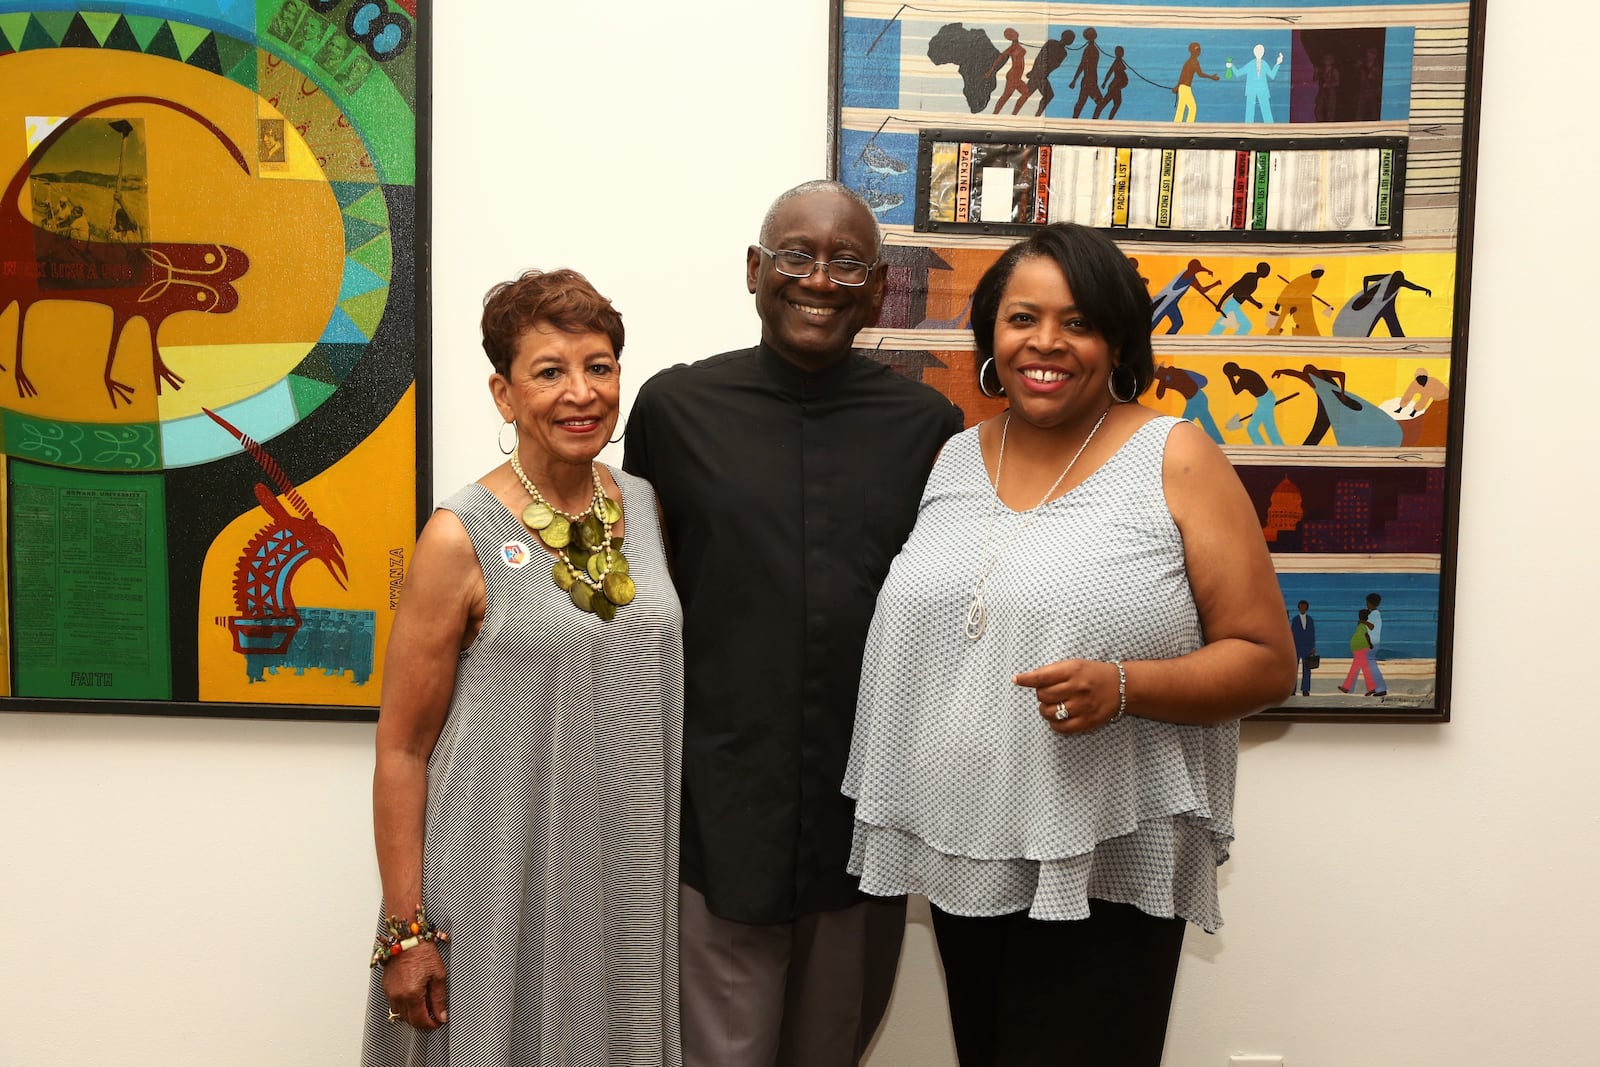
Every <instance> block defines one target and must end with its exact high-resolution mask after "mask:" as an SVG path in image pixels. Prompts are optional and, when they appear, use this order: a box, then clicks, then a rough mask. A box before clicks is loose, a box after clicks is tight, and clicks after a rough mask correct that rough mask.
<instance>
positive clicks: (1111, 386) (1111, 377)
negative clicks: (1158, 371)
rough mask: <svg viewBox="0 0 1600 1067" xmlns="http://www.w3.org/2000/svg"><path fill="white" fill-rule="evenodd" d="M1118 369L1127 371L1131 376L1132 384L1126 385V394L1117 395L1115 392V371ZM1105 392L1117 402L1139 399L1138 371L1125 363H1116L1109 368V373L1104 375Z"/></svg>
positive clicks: (1125, 402)
mask: <svg viewBox="0 0 1600 1067" xmlns="http://www.w3.org/2000/svg"><path fill="white" fill-rule="evenodd" d="M1119 370H1126V371H1128V372H1129V374H1130V376H1131V377H1132V378H1133V384H1132V385H1130V386H1128V395H1127V396H1119V395H1118V394H1117V371H1119ZM1106 392H1108V393H1110V394H1111V399H1112V400H1115V401H1116V402H1117V403H1119V404H1131V403H1133V402H1134V401H1135V400H1137V399H1139V372H1138V371H1136V370H1134V369H1133V368H1132V367H1130V366H1128V365H1127V364H1126V363H1119V364H1117V365H1116V366H1115V367H1113V368H1111V373H1110V374H1108V375H1106Z"/></svg>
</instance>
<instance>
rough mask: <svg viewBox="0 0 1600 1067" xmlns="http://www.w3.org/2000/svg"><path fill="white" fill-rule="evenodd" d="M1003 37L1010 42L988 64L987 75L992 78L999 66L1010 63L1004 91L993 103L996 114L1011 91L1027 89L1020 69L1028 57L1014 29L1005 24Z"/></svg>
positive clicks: (1020, 91) (1009, 96) (1004, 103)
mask: <svg viewBox="0 0 1600 1067" xmlns="http://www.w3.org/2000/svg"><path fill="white" fill-rule="evenodd" d="M1005 38H1006V40H1008V41H1010V42H1011V43H1010V44H1008V45H1006V47H1005V51H1003V52H1001V53H1000V54H999V55H998V56H996V57H995V60H994V62H993V63H992V64H990V65H989V72H988V75H987V76H988V77H990V78H992V77H994V76H995V73H996V72H997V71H999V69H1000V68H1001V67H1006V64H1007V63H1010V64H1011V65H1010V66H1009V67H1006V84H1005V91H1004V92H1002V93H1001V94H1000V100H999V101H998V102H997V103H996V104H995V105H994V113H995V114H996V115H998V114H1000V109H1001V108H1003V107H1005V106H1006V101H1007V100H1008V99H1010V98H1011V94H1012V93H1022V92H1026V91H1027V84H1026V83H1025V81H1024V80H1023V77H1022V69H1023V66H1024V62H1023V61H1024V60H1025V59H1027V58H1028V53H1027V52H1026V51H1025V50H1024V49H1023V47H1022V42H1021V41H1019V40H1017V31H1016V30H1013V29H1012V28H1011V27H1009V26H1007V27H1006V32H1005Z"/></svg>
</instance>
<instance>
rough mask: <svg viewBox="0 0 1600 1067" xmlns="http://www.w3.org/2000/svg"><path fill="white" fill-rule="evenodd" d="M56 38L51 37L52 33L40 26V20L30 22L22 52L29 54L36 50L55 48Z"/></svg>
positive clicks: (23, 36)
mask: <svg viewBox="0 0 1600 1067" xmlns="http://www.w3.org/2000/svg"><path fill="white" fill-rule="evenodd" d="M55 46H56V42H55V38H53V37H51V36H50V31H49V30H47V29H45V28H44V27H43V26H41V25H39V20H38V19H32V18H31V19H29V20H28V30H27V32H26V33H24V34H23V35H22V51H24V52H27V51H30V50H32V49H35V48H54V47H55Z"/></svg>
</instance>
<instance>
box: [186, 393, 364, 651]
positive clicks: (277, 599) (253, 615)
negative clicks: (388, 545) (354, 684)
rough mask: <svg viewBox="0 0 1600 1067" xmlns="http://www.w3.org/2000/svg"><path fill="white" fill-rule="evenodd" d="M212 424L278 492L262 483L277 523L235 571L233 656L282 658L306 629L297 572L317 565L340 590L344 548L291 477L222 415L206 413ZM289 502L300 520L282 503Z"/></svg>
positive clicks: (259, 496)
mask: <svg viewBox="0 0 1600 1067" xmlns="http://www.w3.org/2000/svg"><path fill="white" fill-rule="evenodd" d="M200 410H201V411H204V412H205V413H206V414H207V415H209V416H210V417H211V421H212V422H214V423H216V424H217V425H218V426H221V427H222V428H223V429H224V430H227V431H228V432H229V433H230V434H232V435H233V436H234V437H235V438H236V439H237V440H238V442H239V443H240V444H241V445H243V446H244V449H245V451H246V452H249V453H250V455H251V456H253V457H254V458H255V461H256V462H257V463H259V464H261V469H262V470H264V471H266V472H267V476H268V477H269V478H271V479H272V481H273V482H274V483H276V485H277V489H276V491H274V490H273V489H271V488H269V487H267V486H266V485H264V484H262V483H261V482H257V483H256V488H255V493H256V500H257V501H258V502H259V503H260V504H261V506H262V507H263V508H265V509H266V512H267V514H268V515H269V516H270V517H271V519H272V521H271V522H270V523H268V524H267V525H266V526H263V527H262V528H261V529H260V530H258V531H256V534H255V536H254V537H252V538H251V539H250V541H249V543H248V544H247V545H245V549H244V552H243V554H241V555H240V556H239V562H238V564H237V565H235V567H234V569H233V603H234V608H235V610H236V612H237V614H235V615H232V616H229V617H228V618H226V619H219V620H218V621H219V622H223V623H225V624H226V626H227V627H228V630H229V632H231V633H232V634H233V650H234V651H235V652H243V653H247V654H253V655H280V656H281V655H282V654H284V653H285V652H287V651H288V650H289V643H290V642H291V641H293V640H294V635H295V634H296V633H297V632H298V631H299V629H300V614H299V612H298V611H297V610H296V609H295V604H294V596H293V594H292V593H291V591H290V587H291V586H292V584H293V582H294V576H295V572H296V571H298V570H299V569H300V568H301V566H303V565H304V564H306V563H308V562H310V561H311V560H313V559H315V560H318V561H320V562H321V563H322V565H323V566H325V567H327V568H328V573H329V574H331V575H333V580H334V581H336V582H338V583H339V588H340V589H345V588H348V586H346V585H345V578H347V577H348V576H349V573H350V572H349V570H348V569H347V568H346V567H345V562H344V546H343V545H341V544H339V538H338V537H337V536H335V535H334V532H333V531H332V530H330V529H328V528H327V527H326V526H324V525H322V523H320V522H318V521H317V517H316V515H314V514H312V511H311V507H310V505H308V504H307V503H306V502H305V499H304V498H303V497H301V495H300V491H299V490H298V489H296V488H295V487H294V483H293V482H291V481H290V480H289V476H288V475H287V474H285V473H284V472H283V468H281V467H279V466H278V464H277V461H276V460H274V459H273V458H272V457H271V456H270V455H268V453H267V450H266V449H265V448H262V447H261V445H259V444H258V443H256V441H255V440H254V439H252V438H251V437H250V436H249V435H248V434H245V433H243V432H242V431H240V430H238V429H237V428H235V427H234V426H233V425H232V424H231V423H229V422H228V420H226V419H224V418H223V417H222V416H221V415H218V414H217V413H216V412H214V411H211V410H210V409H209V408H201V409H200ZM280 495H281V496H283V497H284V499H286V500H287V501H288V502H289V503H290V504H291V505H292V506H293V507H294V510H295V511H296V512H299V514H298V515H297V514H293V513H291V512H290V511H289V509H288V508H286V507H284V506H283V504H282V503H281V502H279V500H278V497H279V496H280Z"/></svg>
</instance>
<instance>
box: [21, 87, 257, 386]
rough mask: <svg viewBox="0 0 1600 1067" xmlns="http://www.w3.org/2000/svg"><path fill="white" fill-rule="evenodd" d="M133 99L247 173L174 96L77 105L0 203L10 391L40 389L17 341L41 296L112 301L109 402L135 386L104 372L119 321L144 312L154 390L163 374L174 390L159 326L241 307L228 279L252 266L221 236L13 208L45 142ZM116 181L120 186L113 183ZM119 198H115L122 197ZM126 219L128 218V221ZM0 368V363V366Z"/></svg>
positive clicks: (220, 136)
mask: <svg viewBox="0 0 1600 1067" xmlns="http://www.w3.org/2000/svg"><path fill="white" fill-rule="evenodd" d="M130 104H154V105H159V106H161V107H165V108H170V109H171V110H173V111H177V112H179V113H180V114H183V115H185V116H187V117H189V118H191V119H193V120H194V121H195V122H197V123H199V124H200V125H201V126H203V127H205V128H206V129H207V130H208V131H210V133H211V134H212V136H214V137H215V138H216V139H217V140H218V141H219V142H220V143H221V144H222V147H223V148H225V149H226V150H227V151H228V153H229V154H230V155H231V156H232V157H233V159H234V161H235V162H237V163H238V164H239V167H240V169H241V170H243V171H244V172H245V173H246V174H249V173H250V166H249V164H248V163H247V162H246V161H245V157H244V153H242V152H240V151H239V148H238V146H237V145H235V144H234V143H233V141H232V140H230V139H229V137H228V135H227V134H225V133H223V132H222V130H221V129H219V128H218V127H217V126H216V124H215V123H213V122H212V121H211V120H210V119H208V118H206V117H205V116H204V115H201V114H199V113H198V112H196V111H194V110H192V109H191V108H188V107H185V106H184V105H183V104H179V103H176V102H175V101H171V100H164V99H162V98H160V97H153V96H119V97H113V98H111V99H108V100H101V101H99V102H97V103H93V104H90V105H88V106H86V107H83V108H80V109H79V110H78V111H77V112H75V113H74V114H73V115H71V116H70V117H69V118H67V119H66V120H65V121H63V122H62V123H61V124H60V125H59V126H57V127H56V128H55V129H54V130H52V131H50V134H49V136H47V137H45V138H44V140H42V141H40V142H39V144H38V146H37V147H36V148H34V150H33V151H32V152H30V153H28V158H27V159H26V160H24V161H23V164H22V166H21V167H19V168H18V169H17V173H16V174H15V175H13V176H12V178H11V182H10V184H9V185H7V186H6V190H5V194H4V196H5V200H4V201H3V202H0V314H4V313H5V311H6V310H7V309H9V308H10V307H11V305H12V304H16V305H18V312H17V344H16V359H15V368H14V371H13V374H14V376H15V378H16V383H17V395H18V396H23V397H28V396H35V395H37V393H38V390H37V389H35V388H34V385H33V382H32V381H30V380H29V379H28V375H27V373H26V372H25V371H24V370H23V367H22V342H23V337H24V334H25V327H26V325H27V322H28V309H29V308H31V307H32V306H33V305H34V304H36V303H39V302H41V301H46V300H73V301H80V302H85V303H92V304H100V305H103V306H105V307H107V308H110V309H111V340H110V343H109V344H108V346H107V348H106V368H105V375H104V380H105V386H106V395H107V396H108V397H110V399H111V406H112V407H113V408H115V407H116V406H117V405H118V404H119V403H121V402H123V401H128V402H131V401H132V399H133V394H134V388H133V387H132V386H130V385H127V384H125V383H123V382H120V381H117V380H116V379H115V378H113V377H112V376H111V368H112V365H113V364H114V363H115V362H116V358H117V342H118V340H119V339H120V338H121V336H122V331H123V327H124V326H126V325H127V324H128V323H129V322H131V321H132V320H133V319H136V318H142V319H143V320H144V321H145V325H146V327H147V328H148V329H149V331H150V352H151V356H150V362H151V372H152V374H153V376H154V379H155V387H156V394H157V395H160V393H161V385H162V383H163V382H166V383H167V384H169V385H171V386H172V387H173V388H174V389H178V388H181V387H182V386H183V378H182V377H181V376H179V375H178V374H176V373H175V372H174V371H173V370H172V369H171V368H170V367H168V366H167V365H166V363H165V362H163V361H162V359H161V345H160V344H159V343H158V340H157V338H158V336H159V334H160V331H161V324H162V323H163V322H165V321H166V319H167V317H168V316H169V315H176V314H177V313H179V312H180V311H199V312H204V313H206V314H212V315H220V314H226V313H227V312H230V311H232V310H233V309H234V308H236V307H238V306H239V294H238V291H237V290H235V289H234V287H233V282H234V281H235V280H236V279H238V278H239V277H240V276H241V275H243V274H244V273H245V271H247V270H249V269H250V257H249V256H247V255H245V253H244V252H242V251H241V250H239V249H237V248H231V247H229V246H228V245H222V244H205V243H187V242H174V241H88V240H83V239H81V238H80V237H77V236H74V235H72V234H71V233H70V232H62V231H60V230H52V229H46V228H44V227H41V226H38V225H36V224H35V223H34V221H33V220H32V219H30V218H28V217H27V216H26V215H24V214H23V213H22V211H21V209H20V208H18V206H17V200H18V197H19V196H20V195H21V192H22V187H23V183H24V182H26V181H27V180H28V178H29V176H30V175H31V174H32V173H33V168H34V167H35V166H36V165H37V164H38V162H39V160H40V159H41V158H42V157H43V156H44V154H45V152H47V151H48V150H49V149H50V146H51V145H53V144H55V143H56V142H57V141H59V140H60V139H61V137H62V135H63V134H65V133H66V132H67V130H69V129H70V128H71V127H72V126H74V125H75V124H76V123H77V122H78V121H79V120H80V119H83V118H85V117H87V116H89V115H91V114H93V113H94V112H97V111H104V110H105V109H107V108H113V107H122V106H126V105H130ZM119 188H120V186H119ZM119 206H120V204H119ZM130 221H131V220H130ZM3 369H4V368H3V367H0V370H3Z"/></svg>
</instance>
